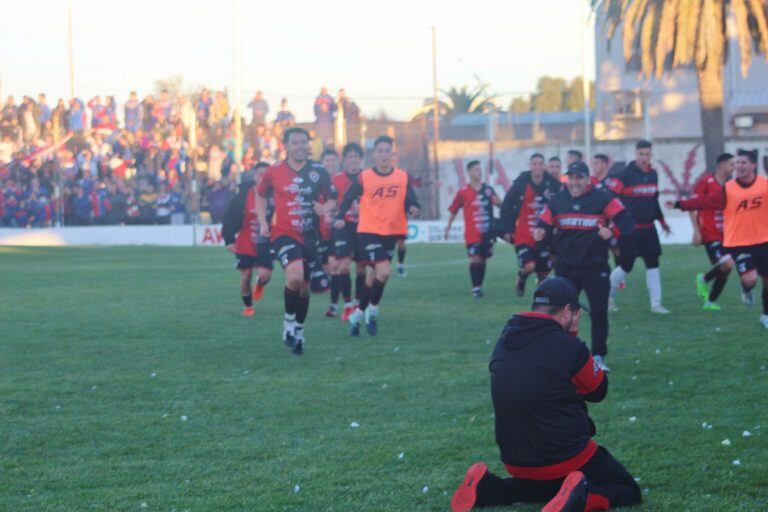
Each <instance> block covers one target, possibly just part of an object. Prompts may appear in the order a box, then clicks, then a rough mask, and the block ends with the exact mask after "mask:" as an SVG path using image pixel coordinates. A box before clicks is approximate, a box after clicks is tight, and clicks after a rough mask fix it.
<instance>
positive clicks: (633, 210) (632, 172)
mask: <svg viewBox="0 0 768 512" xmlns="http://www.w3.org/2000/svg"><path fill="white" fill-rule="evenodd" d="M609 178H610V179H606V180H605V185H606V186H607V187H608V188H609V189H610V190H611V192H613V193H614V194H616V195H617V196H618V197H620V198H621V202H622V203H624V205H625V206H626V207H627V209H628V210H629V213H630V214H631V215H632V218H633V219H634V220H635V223H636V224H637V227H638V228H646V227H651V226H653V222H654V221H656V220H658V221H660V222H662V223H664V222H665V221H664V214H663V213H662V211H661V205H659V175H658V174H657V173H656V171H655V170H653V169H650V170H648V171H644V170H642V169H640V168H639V167H638V166H637V165H636V164H635V162H634V161H632V162H630V163H629V165H627V166H626V167H625V168H624V170H623V171H621V172H619V173H616V174H613V175H611V176H609Z"/></svg>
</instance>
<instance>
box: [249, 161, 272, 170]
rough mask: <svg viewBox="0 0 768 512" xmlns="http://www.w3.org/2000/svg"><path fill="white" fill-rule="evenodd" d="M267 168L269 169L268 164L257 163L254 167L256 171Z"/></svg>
mask: <svg viewBox="0 0 768 512" xmlns="http://www.w3.org/2000/svg"><path fill="white" fill-rule="evenodd" d="M265 167H269V164H268V163H267V162H257V163H256V165H254V166H253V168H254V169H263V168H265Z"/></svg>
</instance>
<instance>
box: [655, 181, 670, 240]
mask: <svg viewBox="0 0 768 512" xmlns="http://www.w3.org/2000/svg"><path fill="white" fill-rule="evenodd" d="M656 220H658V221H659V224H661V229H662V230H663V231H664V233H666V234H667V235H668V234H670V233H671V232H672V230H671V229H670V227H669V224H667V219H665V218H664V212H663V211H662V210H661V203H660V202H659V193H658V191H657V192H656Z"/></svg>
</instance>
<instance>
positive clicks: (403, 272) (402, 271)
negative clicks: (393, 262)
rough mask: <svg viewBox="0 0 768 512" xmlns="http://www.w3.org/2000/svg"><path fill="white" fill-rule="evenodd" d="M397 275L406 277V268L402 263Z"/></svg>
mask: <svg viewBox="0 0 768 512" xmlns="http://www.w3.org/2000/svg"><path fill="white" fill-rule="evenodd" d="M397 275H399V276H400V277H405V276H406V274H405V266H404V265H403V264H402V263H398V264H397Z"/></svg>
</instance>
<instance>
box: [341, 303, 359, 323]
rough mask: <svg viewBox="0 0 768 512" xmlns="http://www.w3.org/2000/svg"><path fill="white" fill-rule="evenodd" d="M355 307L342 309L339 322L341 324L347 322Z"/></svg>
mask: <svg viewBox="0 0 768 512" xmlns="http://www.w3.org/2000/svg"><path fill="white" fill-rule="evenodd" d="M355 309H356V308H355V306H349V307H346V308H344V311H342V312H341V321H342V322H348V321H349V317H350V316H352V313H354V312H355Z"/></svg>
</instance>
